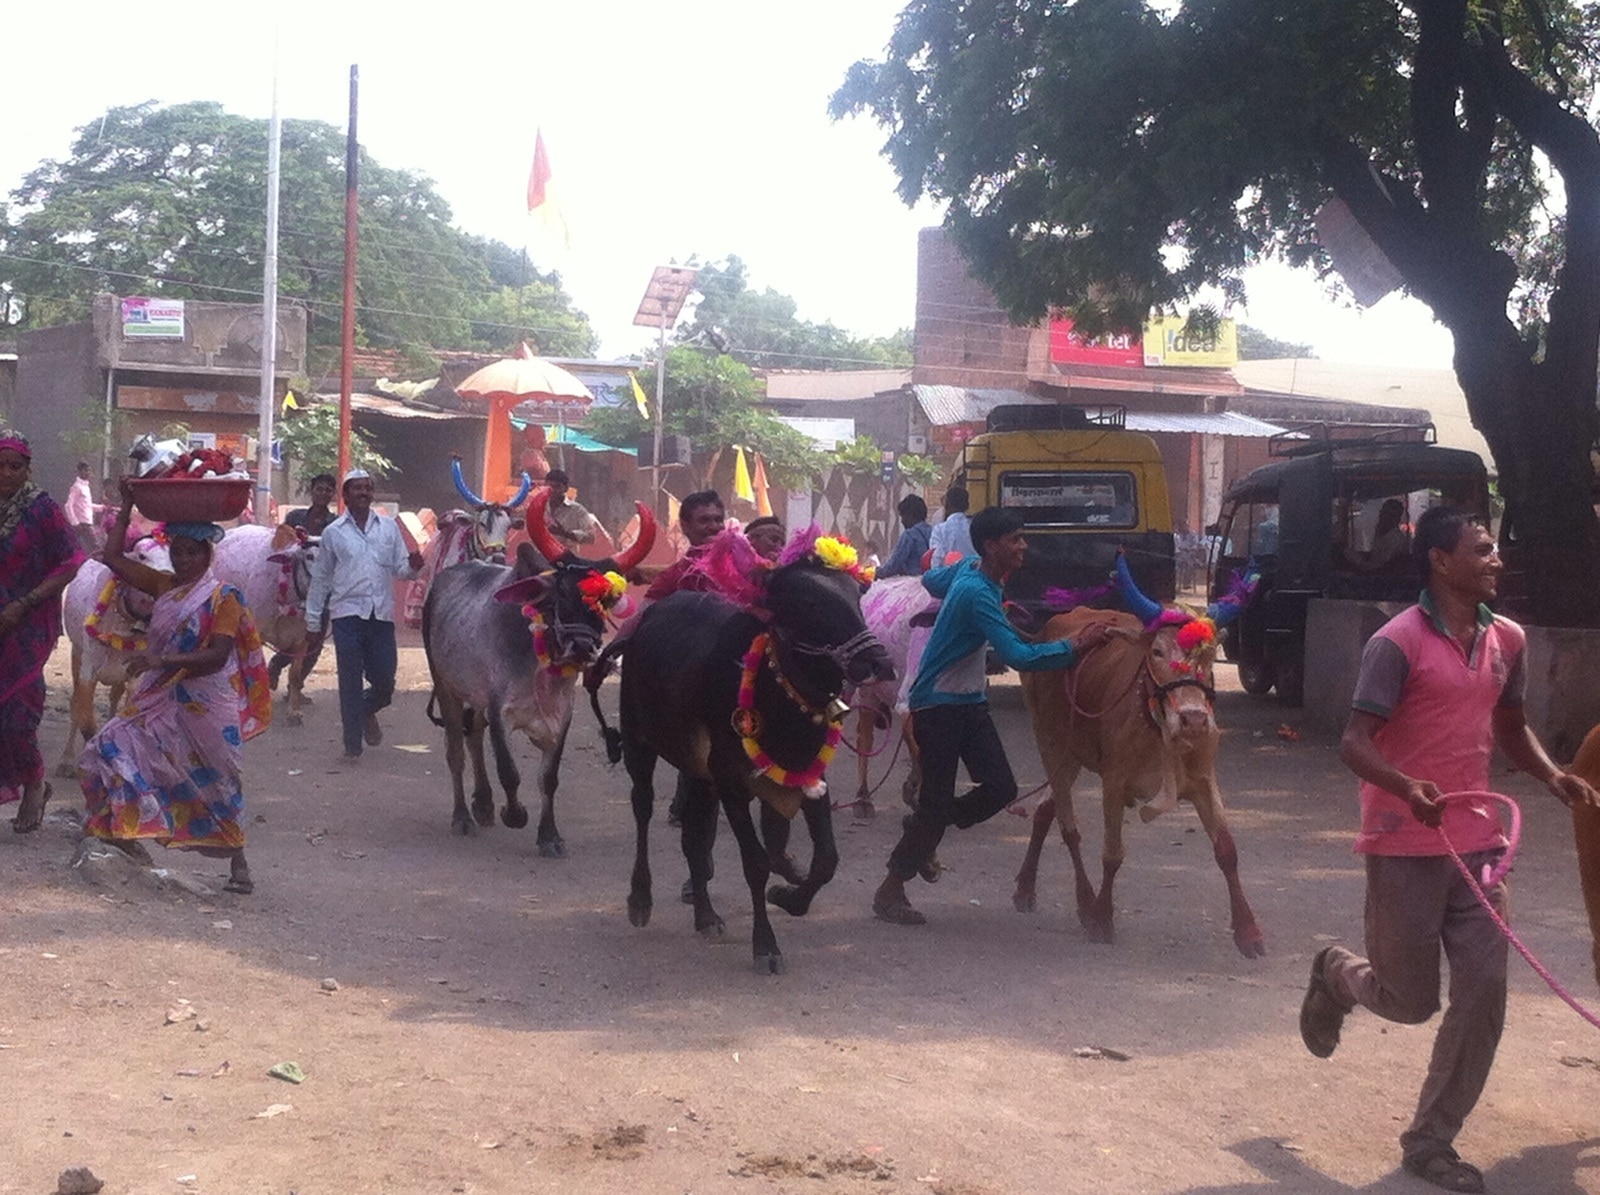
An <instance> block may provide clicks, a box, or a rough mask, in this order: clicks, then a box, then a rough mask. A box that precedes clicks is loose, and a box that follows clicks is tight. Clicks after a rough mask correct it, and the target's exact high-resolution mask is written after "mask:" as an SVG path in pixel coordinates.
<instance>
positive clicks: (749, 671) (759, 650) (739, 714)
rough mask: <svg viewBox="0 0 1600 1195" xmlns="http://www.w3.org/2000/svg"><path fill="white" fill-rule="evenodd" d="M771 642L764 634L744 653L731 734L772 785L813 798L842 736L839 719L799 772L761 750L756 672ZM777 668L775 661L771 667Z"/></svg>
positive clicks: (758, 636)
mask: <svg viewBox="0 0 1600 1195" xmlns="http://www.w3.org/2000/svg"><path fill="white" fill-rule="evenodd" d="M770 641H771V637H770V636H769V635H768V634H767V633H766V632H765V631H763V632H761V634H759V635H757V636H756V637H755V638H754V639H753V640H751V641H750V650H749V651H747V652H745V654H744V660H743V666H744V672H743V674H742V675H741V676H740V678H739V702H738V707H737V708H736V709H735V710H734V712H733V729H734V733H736V734H737V735H738V736H739V742H740V744H741V745H742V746H743V747H744V753H745V754H746V755H747V756H749V758H750V762H751V764H753V765H754V766H755V770H756V771H757V772H758V773H760V774H761V775H764V776H766V777H767V779H769V780H771V781H772V782H773V783H774V784H781V785H783V786H784V787H785V788H798V789H802V790H805V792H806V794H807V795H808V796H809V795H813V793H812V790H813V789H815V788H816V787H817V786H818V785H820V784H821V782H822V776H823V773H825V772H826V771H827V770H828V764H829V763H830V762H831V761H832V759H833V756H834V752H836V751H837V750H838V749H839V740H840V739H841V738H843V737H844V732H843V731H842V730H841V729H840V721H839V720H838V719H830V720H829V722H828V732H827V734H825V735H824V736H823V739H822V748H821V750H819V751H818V752H817V757H816V758H815V759H813V760H812V761H811V762H810V763H809V764H807V765H806V766H805V767H804V768H800V769H798V770H791V769H789V768H786V767H784V766H783V765H782V764H780V763H778V762H776V761H775V760H774V759H773V758H772V757H771V756H770V755H768V754H767V753H766V752H765V751H763V750H762V749H761V744H760V743H759V742H758V741H757V740H756V736H757V735H759V734H760V733H761V715H760V713H758V712H757V710H756V708H755V704H756V672H757V671H758V670H759V669H760V668H761V660H762V657H764V656H765V655H766V654H767V645H768V643H769V642H770ZM776 666H777V664H776V661H774V662H773V667H774V668H776Z"/></svg>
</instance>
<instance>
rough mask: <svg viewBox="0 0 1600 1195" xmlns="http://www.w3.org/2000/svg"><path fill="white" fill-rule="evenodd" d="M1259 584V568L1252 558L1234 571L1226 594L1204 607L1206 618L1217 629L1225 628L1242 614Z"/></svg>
mask: <svg viewBox="0 0 1600 1195" xmlns="http://www.w3.org/2000/svg"><path fill="white" fill-rule="evenodd" d="M1260 584H1261V566H1260V565H1259V564H1257V563H1256V562H1255V558H1254V557H1252V558H1251V559H1250V561H1249V563H1248V564H1246V565H1245V566H1244V568H1242V569H1234V571H1233V580H1232V581H1231V582H1230V583H1229V585H1228V592H1227V593H1225V594H1223V595H1222V596H1221V597H1220V598H1218V599H1217V600H1216V601H1214V602H1212V603H1211V604H1210V605H1208V606H1207V607H1206V616H1207V617H1208V618H1210V619H1211V621H1212V622H1214V623H1216V624H1217V626H1219V627H1225V626H1227V625H1228V624H1229V623H1230V622H1233V621H1235V620H1236V619H1238V617H1239V615H1241V614H1243V613H1244V608H1245V607H1246V606H1248V605H1249V604H1250V599H1251V598H1252V597H1253V596H1254V595H1255V592H1256V586H1258V585H1260Z"/></svg>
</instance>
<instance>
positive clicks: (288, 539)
mask: <svg viewBox="0 0 1600 1195" xmlns="http://www.w3.org/2000/svg"><path fill="white" fill-rule="evenodd" d="M299 538H300V533H299V532H298V531H296V530H295V529H294V528H293V527H291V526H289V524H287V523H279V524H278V529H277V530H276V531H274V532H273V533H272V550H273V551H274V552H281V551H283V550H284V549H285V548H287V547H288V546H289V545H290V544H292V543H294V542H295V541H296V540H298V539H299Z"/></svg>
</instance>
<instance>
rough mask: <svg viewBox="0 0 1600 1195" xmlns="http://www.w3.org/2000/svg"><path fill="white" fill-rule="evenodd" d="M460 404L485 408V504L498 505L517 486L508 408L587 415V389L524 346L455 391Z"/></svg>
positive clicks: (558, 367) (562, 370) (466, 381)
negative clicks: (476, 402)
mask: <svg viewBox="0 0 1600 1195" xmlns="http://www.w3.org/2000/svg"><path fill="white" fill-rule="evenodd" d="M456 393H457V394H458V395H460V396H461V397H462V398H472V399H478V400H481V401H483V402H487V403H488V404H489V430H488V434H487V435H486V436H485V438H484V447H483V485H482V486H481V487H480V489H479V493H481V494H482V495H483V496H484V498H485V500H487V501H489V502H503V501H504V500H505V498H506V496H507V495H509V494H510V493H512V492H513V491H514V490H515V489H516V486H515V485H514V484H513V483H512V481H511V408H512V407H515V406H519V405H521V404H522V403H525V402H532V403H537V404H538V405H540V406H555V407H571V408H574V409H579V410H586V409H588V407H589V405H590V404H591V403H593V402H594V395H593V394H591V393H590V392H589V388H588V387H587V386H585V385H584V384H583V383H582V382H580V381H579V380H578V379H577V378H575V377H573V376H572V375H571V374H570V373H568V372H567V371H566V370H564V369H562V368H561V367H560V366H559V365H553V364H551V363H550V362H549V361H546V360H545V359H544V358H542V357H539V356H536V355H535V354H534V352H533V350H532V349H531V348H529V347H528V345H527V343H526V342H524V343H523V345H522V347H521V348H519V349H518V350H517V355H516V356H515V357H507V358H504V359H503V360H500V361H495V362H493V363H491V364H489V365H485V366H484V367H483V368H482V369H480V370H478V371H477V372H476V373H474V374H472V375H471V376H470V377H468V378H467V379H466V380H465V381H463V382H462V383H461V384H460V385H458V386H457V387H456Z"/></svg>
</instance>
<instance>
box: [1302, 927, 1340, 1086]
mask: <svg viewBox="0 0 1600 1195" xmlns="http://www.w3.org/2000/svg"><path fill="white" fill-rule="evenodd" d="M1332 949H1333V947H1332V946H1324V947H1323V948H1322V949H1321V950H1319V951H1317V954H1316V957H1315V958H1313V959H1312V960H1311V979H1310V981H1309V982H1308V983H1307V984H1306V996H1305V999H1304V1000H1302V1001H1301V1002H1300V1040H1301V1041H1303V1042H1305V1043H1306V1049H1308V1050H1310V1051H1311V1052H1312V1054H1314V1055H1315V1056H1316V1057H1318V1058H1328V1057H1331V1056H1332V1054H1333V1052H1334V1051H1335V1050H1337V1049H1338V1048H1339V1030H1340V1028H1341V1027H1342V1026H1343V1025H1344V1018H1345V1013H1346V1012H1348V1011H1349V1010H1348V1009H1346V1008H1345V1007H1344V1006H1343V1005H1341V1004H1340V1003H1339V1002H1338V1001H1337V1000H1335V999H1334V996H1333V989H1332V988H1330V987H1329V986H1328V980H1327V978H1326V977H1325V975H1324V973H1323V972H1324V969H1325V968H1326V966H1327V962H1328V952H1329V951H1331V950H1332Z"/></svg>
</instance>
